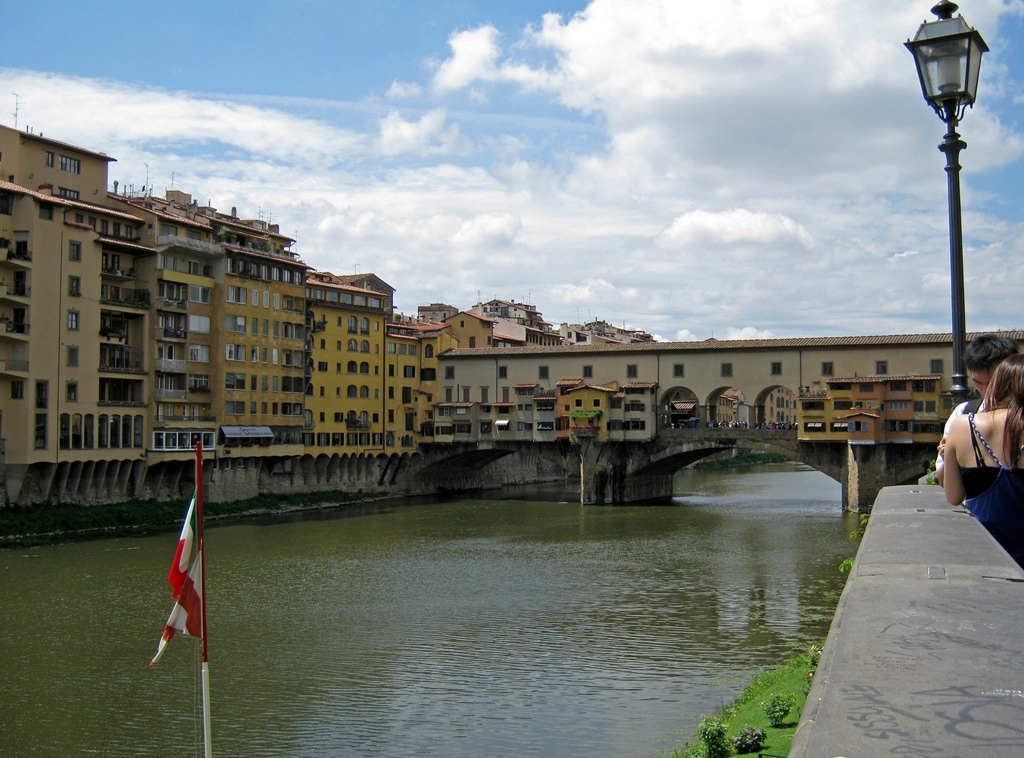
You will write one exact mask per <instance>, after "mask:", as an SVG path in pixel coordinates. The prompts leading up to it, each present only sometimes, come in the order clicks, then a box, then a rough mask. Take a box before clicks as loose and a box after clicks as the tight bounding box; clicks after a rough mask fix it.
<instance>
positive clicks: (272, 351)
mask: <svg viewBox="0 0 1024 758" xmlns="http://www.w3.org/2000/svg"><path fill="white" fill-rule="evenodd" d="M110 200H111V201H114V202H117V203H119V204H121V205H122V206H123V207H124V208H125V209H126V210H128V211H130V212H132V213H135V214H136V215H137V216H138V218H139V219H140V221H141V228H142V229H143V230H144V231H143V241H144V242H145V243H148V245H150V246H152V248H154V249H155V250H156V251H158V253H159V254H158V255H157V256H155V257H154V259H153V261H152V263H150V264H144V265H143V267H142V269H141V271H142V272H144V274H145V276H146V280H147V283H148V284H149V287H150V289H151V291H152V293H153V301H154V311H155V313H154V316H155V317H154V326H153V331H152V335H151V345H150V349H149V351H148V352H149V355H150V356H152V357H151V362H150V364H149V365H150V366H151V368H152V371H153V376H154V377H155V381H154V385H155V386H154V389H153V395H152V397H151V398H149V401H150V403H151V404H152V406H153V407H154V408H155V410H156V413H155V414H154V428H153V434H152V438H151V440H150V441H149V445H150V449H151V451H152V454H153V462H160V461H169V460H178V461H185V460H188V459H189V457H190V455H191V451H192V450H193V449H194V446H195V443H196V442H197V441H202V443H203V447H204V448H205V449H207V450H209V451H211V452H213V451H214V449H215V448H216V449H215V455H216V456H217V460H218V467H219V468H221V469H224V470H230V469H241V470H248V471H250V472H253V473H252V474H251V475H250V476H249V477H248V479H249V480H250V481H248V482H247V484H248V486H249V487H250V488H251V489H252V490H253V491H254V490H255V480H256V478H257V477H258V476H259V472H260V471H261V469H263V468H264V467H265V468H267V469H270V468H271V467H273V466H275V465H277V464H278V463H280V461H281V460H283V459H284V458H287V457H289V456H294V455H298V454H300V453H301V452H302V429H303V419H304V402H303V401H304V398H305V391H306V374H307V364H308V355H307V345H306V311H305V288H304V283H305V274H306V270H307V268H308V267H307V266H306V265H305V264H304V263H302V262H301V261H300V260H299V259H298V256H297V255H296V254H295V253H293V252H292V251H291V250H289V247H290V246H291V243H292V240H291V239H290V238H288V237H286V236H284V235H282V234H280V232H279V231H278V228H277V227H276V226H274V225H270V224H267V223H265V222H263V221H259V220H243V219H239V218H238V217H237V215H236V214H235V211H234V209H232V213H231V214H224V213H220V212H218V211H217V210H216V209H215V208H212V207H208V206H202V207H201V206H199V205H198V203H196V202H194V201H193V200H192V197H191V196H190V195H188V194H186V193H184V192H181V191H177V190H169V191H168V192H167V194H166V197H165V198H158V197H153V196H150V195H146V196H141V197H136V196H129V195H111V196H110ZM235 478H236V479H239V480H241V479H243V478H245V477H243V476H239V477H235Z"/></svg>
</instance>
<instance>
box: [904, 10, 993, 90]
mask: <svg viewBox="0 0 1024 758" xmlns="http://www.w3.org/2000/svg"><path fill="white" fill-rule="evenodd" d="M907 47H908V48H910V50H911V52H913V53H914V59H915V61H916V63H917V70H918V74H919V76H920V78H921V89H922V90H923V92H924V96H925V99H926V100H928V101H929V102H930V103H932V104H933V105H934V106H936V107H937V108H941V106H942V104H943V103H944V102H946V101H949V100H955V101H957V103H958V104H960V105H961V106H965V105H973V104H974V100H975V97H976V95H977V91H978V74H979V73H980V71H981V55H982V53H985V52H988V46H987V45H986V44H985V40H983V39H982V38H981V35H980V34H978V32H977V31H975V30H974V29H971V27H969V26H968V25H967V22H966V21H965V20H964V19H963V17H962V16H957V17H956V18H948V19H941V20H939V21H930V22H929V21H926V22H925V23H923V24H921V28H920V29H918V30H917V35H915V37H914V39H913V41H912V42H907Z"/></svg>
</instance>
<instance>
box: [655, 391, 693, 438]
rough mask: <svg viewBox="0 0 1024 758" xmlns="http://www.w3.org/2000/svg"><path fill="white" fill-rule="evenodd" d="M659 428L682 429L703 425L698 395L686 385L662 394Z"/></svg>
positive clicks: (659, 402)
mask: <svg viewBox="0 0 1024 758" xmlns="http://www.w3.org/2000/svg"><path fill="white" fill-rule="evenodd" d="M658 408H659V409H660V418H659V419H658V424H659V426H662V427H667V428H671V429H680V428H683V427H688V426H700V425H701V410H702V409H701V406H700V399H699V398H698V397H697V393H696V392H694V391H693V390H692V389H690V388H689V387H687V386H685V385H678V384H677V385H673V386H671V387H668V388H667V389H665V390H664V391H663V392H662V393H661V399H660V400H659V401H658Z"/></svg>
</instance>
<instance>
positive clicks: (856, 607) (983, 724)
mask: <svg viewBox="0 0 1024 758" xmlns="http://www.w3.org/2000/svg"><path fill="white" fill-rule="evenodd" d="M1022 609H1024V571H1022V570H1021V568H1020V567H1019V566H1017V564H1016V563H1015V562H1014V561H1013V560H1012V559H1011V558H1010V557H1009V556H1008V555H1007V554H1006V553H1005V552H1004V551H1003V550H1002V548H1001V547H1000V546H999V545H998V544H997V543H996V542H995V540H994V539H993V538H992V537H991V535H989V533H988V532H987V531H986V530H985V529H984V528H983V527H982V526H981V525H980V524H979V523H978V522H977V521H976V520H975V519H974V518H973V517H972V516H971V515H970V514H969V513H968V512H967V511H966V510H965V509H964V508H963V507H957V506H951V505H949V504H948V503H947V502H946V499H945V496H944V495H943V492H942V489H941V488H939V487H936V486H908V487H887V488H885V489H883V490H882V491H881V493H880V494H879V496H878V499H877V500H876V501H875V505H874V508H873V510H872V514H871V521H870V523H869V525H868V528H867V531H866V533H865V535H864V538H863V540H862V541H861V545H860V549H859V551H858V553H857V558H856V561H855V563H854V566H853V569H852V570H851V574H850V578H849V580H848V582H847V585H846V588H845V590H844V591H843V595H842V597H841V598H840V601H839V606H838V609H837V611H836V616H835V619H834V620H833V622H832V627H831V629H830V631H829V634H828V638H827V641H826V643H825V647H824V649H823V651H822V657H821V663H820V665H819V667H818V671H817V673H816V675H815V678H814V684H813V685H812V687H811V690H810V693H809V696H808V699H807V704H806V706H805V707H804V712H803V714H802V717H801V719H800V725H799V727H798V729H797V733H796V737H795V739H794V741H793V748H792V750H791V752H790V756H791V758H793V757H796V758H819V757H821V758H835V757H836V756H882V755H921V756H949V757H950V758H953V757H954V756H967V755H978V756H986V757H987V758H998V757H999V756H1018V755H1021V754H1024V612H1022Z"/></svg>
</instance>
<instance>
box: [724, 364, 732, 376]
mask: <svg viewBox="0 0 1024 758" xmlns="http://www.w3.org/2000/svg"><path fill="white" fill-rule="evenodd" d="M722 376H732V364H731V363H723V364H722Z"/></svg>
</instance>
